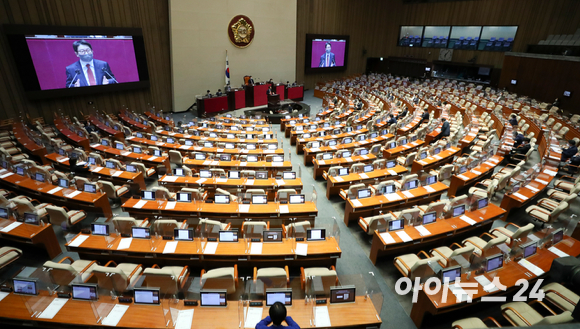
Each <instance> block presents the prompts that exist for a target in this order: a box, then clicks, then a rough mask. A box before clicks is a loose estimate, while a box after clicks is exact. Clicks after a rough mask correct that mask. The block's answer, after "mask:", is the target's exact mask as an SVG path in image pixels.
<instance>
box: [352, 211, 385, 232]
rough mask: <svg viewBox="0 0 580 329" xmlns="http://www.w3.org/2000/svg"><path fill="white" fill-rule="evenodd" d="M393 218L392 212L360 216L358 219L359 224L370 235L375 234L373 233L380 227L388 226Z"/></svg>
mask: <svg viewBox="0 0 580 329" xmlns="http://www.w3.org/2000/svg"><path fill="white" fill-rule="evenodd" d="M392 219H393V216H392V215H391V214H381V215H377V216H372V217H366V218H363V217H360V218H359V220H358V225H359V226H360V227H361V228H362V229H363V231H365V232H366V233H367V234H368V235H373V233H374V232H375V231H376V230H378V229H379V228H385V229H386V228H387V225H388V224H389V221H390V220H392Z"/></svg>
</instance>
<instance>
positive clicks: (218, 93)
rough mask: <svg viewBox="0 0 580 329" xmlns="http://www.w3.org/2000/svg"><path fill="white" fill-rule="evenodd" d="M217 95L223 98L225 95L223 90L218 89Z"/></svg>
mask: <svg viewBox="0 0 580 329" xmlns="http://www.w3.org/2000/svg"><path fill="white" fill-rule="evenodd" d="M215 95H216V96H221V95H223V94H222V90H221V89H218V91H217V93H215Z"/></svg>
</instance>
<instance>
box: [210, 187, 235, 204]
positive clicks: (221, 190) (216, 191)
mask: <svg viewBox="0 0 580 329" xmlns="http://www.w3.org/2000/svg"><path fill="white" fill-rule="evenodd" d="M215 194H223V195H229V197H230V201H233V202H235V201H237V200H238V197H237V196H235V195H233V194H231V193H230V192H228V191H226V190H224V189H221V188H219V187H218V188H216V189H215Z"/></svg>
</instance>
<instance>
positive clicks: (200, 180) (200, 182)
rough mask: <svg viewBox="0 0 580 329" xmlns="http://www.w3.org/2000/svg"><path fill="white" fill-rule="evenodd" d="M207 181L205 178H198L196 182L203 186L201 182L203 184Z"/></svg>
mask: <svg viewBox="0 0 580 329" xmlns="http://www.w3.org/2000/svg"><path fill="white" fill-rule="evenodd" d="M206 180H207V178H200V179H198V180H197V181H196V183H197V184H203V182H205V181H206Z"/></svg>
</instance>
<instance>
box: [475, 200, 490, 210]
mask: <svg viewBox="0 0 580 329" xmlns="http://www.w3.org/2000/svg"><path fill="white" fill-rule="evenodd" d="M488 204H489V201H488V199H487V198H481V199H479V200H477V209H482V208H485V207H487V205H488Z"/></svg>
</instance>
